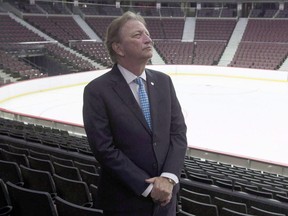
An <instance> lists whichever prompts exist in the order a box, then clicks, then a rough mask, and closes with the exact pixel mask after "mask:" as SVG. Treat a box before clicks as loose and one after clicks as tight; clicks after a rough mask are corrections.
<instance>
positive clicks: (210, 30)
mask: <svg viewBox="0 0 288 216" xmlns="http://www.w3.org/2000/svg"><path fill="white" fill-rule="evenodd" d="M3 17H6V18H5V19H6V21H5V22H7V23H8V24H9V23H10V22H14V23H16V22H15V21H14V20H12V19H11V18H10V17H9V16H7V15H6V16H4V15H3ZM5 19H4V20H5ZM25 19H26V20H27V21H28V22H30V23H31V24H33V25H35V27H37V28H39V29H41V30H43V31H44V32H46V33H47V34H49V35H51V36H52V37H54V38H55V39H57V40H59V41H62V42H63V43H67V42H68V40H72V39H75V40H82V39H87V38H88V36H87V35H86V34H85V33H84V32H83V31H82V29H81V28H80V27H79V26H78V25H77V24H76V22H75V21H74V19H73V18H72V16H70V17H69V16H64V17H55V16H54V17H53V16H48V17H46V16H39V17H38V16H37V17H35V16H29V15H27V16H25ZM112 19H113V17H87V18H86V19H85V21H86V22H87V24H88V25H90V27H91V28H92V29H93V30H94V31H95V32H96V33H97V34H98V35H99V36H100V37H101V38H102V39H104V34H105V31H106V28H107V25H108V24H109V23H110V22H111V21H112ZM7 20H8V21H7ZM48 21H49V22H48ZM5 22H4V21H3V23H5ZM146 22H147V26H148V28H149V30H150V32H151V36H152V38H154V39H155V40H157V39H161V40H163V39H168V40H167V41H169V42H171V41H172V39H173V41H174V40H177V42H178V43H176V45H175V44H173V49H168V50H165V49H167V47H168V46H161V47H160V45H159V47H157V51H158V52H159V53H160V55H161V56H162V58H163V59H164V61H165V62H166V63H169V64H206V65H215V64H218V62H219V60H220V58H221V56H222V53H223V51H224V49H225V48H226V45H227V43H228V41H229V39H230V36H231V34H232V32H233V30H234V28H235V26H236V22H237V21H236V20H231V19H219V20H209V19H196V28H195V41H194V44H196V43H197V44H198V45H197V47H198V48H197V47H196V48H195V49H194V46H193V48H192V49H191V52H194V53H193V55H191V54H190V53H188V56H187V57H186V56H185V55H186V53H183V54H181V53H180V55H178V56H179V59H177V58H178V57H175V55H174V53H171V50H175V49H177V48H176V47H177V46H180V47H181V46H185V43H184V42H181V38H182V33H183V29H184V19H183V18H165V19H157V18H147V19H146ZM286 22H287V20H249V21H248V25H247V28H246V31H245V33H244V36H243V38H242V42H241V43H240V45H239V48H238V50H237V52H236V55H235V56H234V58H233V61H232V62H231V63H230V64H229V66H232V67H251V68H264V69H278V68H279V67H280V66H281V64H282V63H283V61H284V60H285V58H286V56H287V51H286V50H285V51H284V53H283V54H282V56H281V57H280V58H276V59H273V61H266V60H265V59H263V58H262V56H261V55H260V54H261V53H262V52H263V50H258V49H253V53H256V56H257V59H256V60H255V59H254V60H252V58H250V57H251V56H250V55H247V56H244V57H243V54H242V53H243V52H244V54H245V52H246V51H243V50H242V47H243V46H242V44H243V43H247V42H254V43H253V44H251V43H250V44H249V46H253V47H255V46H257V45H259V42H261V44H260V46H261V47H264V46H265V45H270V44H272V45H275V46H278V44H277V43H281V44H279V45H280V46H281V45H285V44H286V43H287V37H286V35H287V34H286V33H285V32H286V31H287V28H286V27H287V26H288V25H286V24H287V23H286ZM8 24H7V25H8ZM3 25H4V28H1V29H2V30H3V29H9V28H10V27H9V28H5V25H6V24H3ZM9 26H11V25H10V24H9ZM12 26H14V25H12ZM16 26H17V25H16ZM281 26H283V28H282V27H281ZM22 28H24V27H23V26H22V27H21V29H22ZM271 28H273V31H270V29H271ZM19 29H20V28H19ZM24 29H25V28H24ZM3 31H7V30H3ZM26 31H27V32H30V33H31V31H29V30H28V29H26ZM14 34H15V33H14ZM33 34H34V33H33ZM21 35H22V34H21ZM35 35H36V34H35ZM8 38H13V37H8ZM272 39H273V40H272ZM23 40H24V39H23ZM256 41H257V42H256ZM276 42H277V43H276ZM82 43H83V44H81V42H79V43H77V45H76V46H73V47H74V49H75V50H77V51H78V52H82V53H85V54H86V55H87V56H88V57H89V58H90V59H93V60H94V61H95V62H98V63H99V64H102V65H104V66H106V67H110V66H111V65H112V62H111V60H110V58H109V55H108V53H107V51H106V50H105V48H104V44H103V43H102V44H101V42H97V43H95V44H93V43H91V44H93V45H90V46H93V47H92V48H91V47H90V46H88V45H87V43H86V42H82ZM182 43H183V44H182ZM213 43H214V44H217V43H218V44H219V43H222V45H221V47H219V46H218V45H215V46H211V44H213ZM98 44H99V45H98ZM155 44H156V43H155ZM177 44H179V45H177ZM95 46H96V47H97V51H96V52H94V49H95ZM155 46H157V45H155ZM203 47H204V48H203ZM205 47H207V49H206V48H205ZM52 48H53V49H52ZM98 48H101V51H98V50H99V49H98ZM47 49H48V51H49V54H51V55H53V56H55V59H58V60H61V61H63V62H62V63H63V64H64V65H66V66H67V67H69V68H71V69H70V72H78V71H87V70H94V69H97V68H95V66H92V65H91V63H90V62H87V61H86V60H83V59H82V58H81V57H78V56H76V55H74V54H72V53H71V52H69V51H66V50H64V49H63V48H61V47H60V46H57V45H51V46H50V45H49V46H48V45H47ZM263 49H266V48H263ZM272 51H273V49H271V50H269V49H268V50H267V55H270V56H277V55H274V53H277V52H278V51H277V49H276V50H275V51H273V53H272ZM247 52H249V51H247ZM93 55H94V56H93ZM241 55H242V56H241ZM92 56H93V58H92ZM239 56H241V57H239ZM191 57H192V60H191ZM181 61H182V62H181ZM15 70H18V67H17V69H15ZM33 72H34V71H33ZM33 72H32V73H33Z"/></svg>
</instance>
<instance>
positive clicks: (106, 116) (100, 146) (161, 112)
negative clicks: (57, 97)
mask: <svg viewBox="0 0 288 216" xmlns="http://www.w3.org/2000/svg"><path fill="white" fill-rule="evenodd" d="M105 43H106V46H107V49H108V51H109V54H110V56H111V59H112V60H113V61H114V63H115V65H114V66H113V68H112V70H111V71H109V72H108V73H106V74H104V75H102V76H101V77H98V78H96V79H94V80H93V81H91V82H90V83H89V84H88V85H87V86H86V87H85V90H84V105H83V119H84V126H85V130H86V133H87V137H88V141H89V144H90V146H91V149H92V151H93V153H94V155H95V157H96V159H97V160H98V161H99V163H100V165H101V174H100V180H99V183H98V197H99V199H98V200H97V201H96V203H97V205H98V206H97V207H98V208H101V209H103V212H104V215H107V216H112V215H115V216H116V215H117V216H132V215H133V216H141V215H143V216H152V215H159V216H160V215H161V216H175V215H176V193H177V191H178V190H179V176H180V173H181V169H182V166H183V161H184V157H185V153H186V148H187V141H186V125H185V122H184V117H183V114H182V111H181V107H180V104H179V102H178V99H177V97H176V93H175V90H174V87H173V84H172V81H171V79H170V77H169V76H167V75H165V74H163V73H161V72H157V71H153V70H148V69H145V66H146V64H147V62H148V61H149V60H150V59H151V57H152V45H153V43H152V40H151V38H150V35H149V32H148V30H147V29H146V26H145V21H144V19H143V18H142V17H141V16H140V15H136V14H134V13H132V12H126V13H125V14H123V15H122V16H121V17H119V18H117V19H115V20H114V21H113V22H112V23H111V24H110V25H109V27H108V29H107V36H106V41H105ZM137 77H140V81H139V79H138V81H137V82H136V81H135V80H136V78H137ZM140 89H141V90H140ZM140 92H141V93H142V95H138V93H140ZM143 95H144V96H146V97H145V98H144V99H143V97H142V96H143ZM147 96H148V97H147ZM148 98H149V101H148V100H147V99H148ZM143 100H144V101H143ZM144 103H146V111H148V114H147V112H146V111H145V112H144V111H142V109H141V108H142V106H143V104H144ZM147 103H148V105H147ZM146 114H147V115H146Z"/></svg>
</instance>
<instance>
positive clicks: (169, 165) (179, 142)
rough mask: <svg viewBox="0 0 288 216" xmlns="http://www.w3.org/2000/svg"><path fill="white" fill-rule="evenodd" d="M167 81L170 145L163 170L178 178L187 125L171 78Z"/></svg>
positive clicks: (185, 146) (185, 144)
mask: <svg viewBox="0 0 288 216" xmlns="http://www.w3.org/2000/svg"><path fill="white" fill-rule="evenodd" d="M169 81H170V96H171V123H170V145H169V150H168V154H167V157H166V161H165V164H164V168H163V172H167V173H173V174H175V175H176V176H177V177H178V178H179V177H180V174H181V170H182V168H183V163H184V158H185V154H186V150H187V138H186V131H187V127H186V124H185V120H184V116H183V113H182V109H181V106H180V103H179V101H178V98H177V96H176V92H175V89H174V86H173V83H172V80H171V78H169Z"/></svg>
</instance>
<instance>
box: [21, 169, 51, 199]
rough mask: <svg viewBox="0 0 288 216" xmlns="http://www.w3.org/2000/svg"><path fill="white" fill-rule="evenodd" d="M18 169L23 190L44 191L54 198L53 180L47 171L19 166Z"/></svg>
mask: <svg viewBox="0 0 288 216" xmlns="http://www.w3.org/2000/svg"><path fill="white" fill-rule="evenodd" d="M20 168H21V172H22V176H23V181H24V187H25V188H29V189H33V190H38V191H45V192H48V193H50V194H51V196H52V197H54V196H55V194H56V187H55V184H54V180H53V178H52V176H51V174H50V173H49V172H48V171H41V170H36V169H31V168H29V167H25V166H23V165H20Z"/></svg>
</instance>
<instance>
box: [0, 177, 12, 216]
mask: <svg viewBox="0 0 288 216" xmlns="http://www.w3.org/2000/svg"><path fill="white" fill-rule="evenodd" d="M12 208H13V207H12V206H11V201H10V197H9V193H8V190H7V187H6V185H5V183H4V181H3V180H2V179H1V178H0V215H2V216H9V215H10V214H11V211H12Z"/></svg>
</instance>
